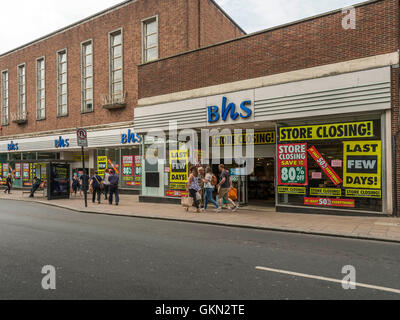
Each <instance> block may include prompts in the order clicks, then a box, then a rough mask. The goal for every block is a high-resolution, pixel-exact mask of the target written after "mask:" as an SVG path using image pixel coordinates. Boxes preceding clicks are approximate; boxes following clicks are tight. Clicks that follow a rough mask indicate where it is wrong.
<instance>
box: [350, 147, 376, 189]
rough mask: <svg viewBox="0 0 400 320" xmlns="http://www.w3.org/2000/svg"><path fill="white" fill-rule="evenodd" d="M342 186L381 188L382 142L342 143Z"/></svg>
mask: <svg viewBox="0 0 400 320" xmlns="http://www.w3.org/2000/svg"><path fill="white" fill-rule="evenodd" d="M343 145H344V171H343V178H344V186H345V187H346V188H355V189H381V180H382V165H381V162H382V142H381V141H351V142H345V143H344V144H343Z"/></svg>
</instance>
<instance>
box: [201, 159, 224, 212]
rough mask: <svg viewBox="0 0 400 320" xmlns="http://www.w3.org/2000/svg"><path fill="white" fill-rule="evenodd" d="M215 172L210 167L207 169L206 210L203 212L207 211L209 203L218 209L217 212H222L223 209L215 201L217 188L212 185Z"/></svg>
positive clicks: (205, 180)
mask: <svg viewBox="0 0 400 320" xmlns="http://www.w3.org/2000/svg"><path fill="white" fill-rule="evenodd" d="M213 176H214V175H213V172H212V169H211V168H210V167H207V169H206V175H205V177H204V180H203V182H204V208H203V209H202V211H206V210H207V206H208V203H209V202H210V203H212V204H213V205H214V206H215V207H216V208H217V212H221V211H222V210H221V208H220V207H219V205H218V203H217V201H215V200H214V198H213V192H214V189H215V186H213V185H212V181H213Z"/></svg>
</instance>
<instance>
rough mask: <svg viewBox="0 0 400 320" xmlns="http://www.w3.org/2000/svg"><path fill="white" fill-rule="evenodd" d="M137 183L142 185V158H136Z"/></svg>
mask: <svg viewBox="0 0 400 320" xmlns="http://www.w3.org/2000/svg"><path fill="white" fill-rule="evenodd" d="M135 182H136V184H137V185H139V186H140V185H141V184H142V157H141V156H135Z"/></svg>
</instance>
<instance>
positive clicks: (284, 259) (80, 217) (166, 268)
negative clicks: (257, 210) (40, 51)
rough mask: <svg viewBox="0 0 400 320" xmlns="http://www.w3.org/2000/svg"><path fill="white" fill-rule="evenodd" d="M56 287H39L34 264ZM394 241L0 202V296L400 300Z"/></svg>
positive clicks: (399, 258) (399, 248) (399, 255)
mask: <svg viewBox="0 0 400 320" xmlns="http://www.w3.org/2000/svg"><path fill="white" fill-rule="evenodd" d="M45 265H52V266H54V267H55V268H56V274H57V282H56V290H49V291H46V290H43V288H42V286H41V283H42V278H43V277H44V275H43V274H42V273H41V271H42V268H43V266H45ZM345 265H352V266H354V267H355V269H356V271H357V273H356V276H357V278H356V281H357V282H358V283H363V284H369V285H375V286H382V287H387V288H392V289H400V244H393V243H383V242H374V241H362V240H350V239H341V238H331V237H318V236H308V235H299V234H290V233H280V232H268V231H259V230H249V229H240V228H226V227H218V226H209V225H201V224H190V223H179V222H168V221H158V220H147V219H136V218H125V217H111V216H104V215H92V214H81V213H76V212H71V211H68V210H62V209H58V208H54V207H49V206H44V205H40V204H32V203H24V202H13V201H3V200H2V201H0V299H43V300H44V299H84V300H87V299H106V300H108V299H139V300H141V299H167V300H171V299H177V300H181V299H183V300H186V299H201V300H203V299H212V300H213V299H224V300H231V299H233V300H236V299H251V300H252V299H400V294H399V293H392V292H386V291H382V290H376V289H370V288H362V287H357V289H356V290H344V289H343V288H342V286H341V284H340V283H334V282H329V281H325V280H318V279H310V278H305V277H302V276H294V275H288V274H284V273H278V272H270V271H264V270H258V269H256V267H257V266H261V267H266V268H272V269H279V270H285V271H291V272H296V273H304V274H307V275H314V276H321V277H327V278H333V279H339V280H341V279H343V277H344V275H343V274H342V273H341V271H342V267H343V266H345Z"/></svg>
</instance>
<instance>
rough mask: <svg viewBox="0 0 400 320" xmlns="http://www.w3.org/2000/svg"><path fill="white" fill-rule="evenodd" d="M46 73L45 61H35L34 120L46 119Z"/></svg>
mask: <svg viewBox="0 0 400 320" xmlns="http://www.w3.org/2000/svg"><path fill="white" fill-rule="evenodd" d="M45 81H46V72H45V60H44V58H40V59H37V60H36V119H37V120H43V119H45V118H46V84H45Z"/></svg>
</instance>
